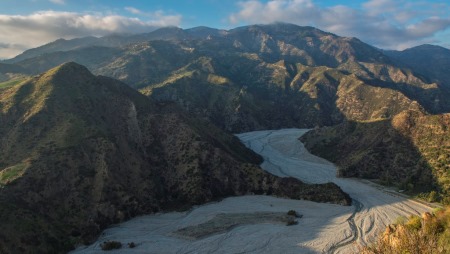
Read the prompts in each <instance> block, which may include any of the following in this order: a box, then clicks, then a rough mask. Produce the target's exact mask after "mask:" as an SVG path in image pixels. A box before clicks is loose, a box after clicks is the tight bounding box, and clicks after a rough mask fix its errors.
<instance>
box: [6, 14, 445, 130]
mask: <svg viewBox="0 0 450 254" xmlns="http://www.w3.org/2000/svg"><path fill="white" fill-rule="evenodd" d="M388 55H389V54H388V53H387V52H383V51H381V50H379V49H376V48H374V47H372V46H370V45H367V44H365V43H363V42H361V41H359V40H358V39H355V38H345V37H339V36H336V35H334V34H331V33H327V32H324V31H321V30H318V29H315V28H312V27H300V26H296V25H291V24H283V23H279V24H271V25H252V26H245V27H240V28H236V29H231V30H228V31H225V30H217V29H212V28H205V27H199V28H194V29H187V30H182V29H179V28H164V29H161V30H157V31H154V32H152V33H149V34H142V35H134V36H128V37H126V36H125V37H121V36H116V37H104V38H90V37H89V38H81V39H77V40H70V41H64V40H59V41H55V42H53V43H51V44H48V45H44V46H42V47H40V48H37V49H34V50H30V51H27V52H25V53H24V54H22V55H21V56H18V57H16V58H14V59H11V60H9V62H11V63H15V64H16V65H18V66H21V67H22V68H25V69H29V70H32V72H34V73H40V72H42V71H46V70H48V69H49V68H52V67H54V66H56V65H59V64H61V63H63V62H66V61H77V62H78V63H80V64H83V65H86V66H87V67H88V68H89V69H90V70H92V71H93V73H96V74H101V75H105V76H109V77H113V78H116V79H119V80H121V81H123V82H125V83H127V84H128V85H130V86H131V87H134V88H137V89H141V91H142V92H143V93H144V94H146V95H148V96H149V97H152V98H153V99H155V100H157V101H161V102H175V103H177V104H178V105H180V106H182V107H183V108H184V109H185V110H186V111H188V112H189V113H190V114H192V115H194V116H196V117H200V118H203V119H206V120H209V121H211V122H213V123H214V124H215V125H217V126H219V127H220V128H222V129H224V130H227V131H230V132H244V131H252V130H258V129H278V128H286V127H300V128H304V127H308V128H309V127H315V126H324V125H326V126H329V125H334V124H338V123H341V122H342V121H343V120H344V119H348V120H355V121H367V120H376V119H387V118H390V117H392V116H394V115H396V114H398V113H400V112H401V111H404V110H422V111H424V112H429V113H442V112H448V111H449V110H450V106H448V105H450V99H449V98H450V88H449V86H448V85H445V83H444V80H437V79H435V78H433V79H427V78H424V77H423V76H418V75H416V74H415V72H413V71H411V70H410V69H408V68H411V67H409V66H405V65H404V64H402V63H400V62H399V60H397V58H394V56H393V54H391V55H389V56H391V57H389V56H388ZM414 70H416V69H414ZM419 73H420V72H419Z"/></svg>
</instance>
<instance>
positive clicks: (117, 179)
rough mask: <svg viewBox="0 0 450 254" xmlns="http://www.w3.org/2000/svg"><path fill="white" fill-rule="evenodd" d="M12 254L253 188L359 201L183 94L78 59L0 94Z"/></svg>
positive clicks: (2, 210)
mask: <svg viewBox="0 0 450 254" xmlns="http://www.w3.org/2000/svg"><path fill="white" fill-rule="evenodd" d="M0 110H1V111H0V122H1V123H2V124H1V125H0V137H1V139H0V186H1V187H0V224H1V225H2V230H1V231H0V252H1V253H63V252H66V251H67V250H69V249H71V248H73V247H74V245H76V244H78V243H80V242H83V243H89V242H91V241H93V240H94V239H95V238H96V237H97V236H98V234H99V233H100V232H101V230H103V229H104V228H105V227H107V226H109V225H111V224H113V223H118V222H120V221H123V220H125V219H128V218H131V217H134V216H136V215H139V214H148V213H153V212H158V211H165V210H178V209H186V208H188V207H190V206H192V205H195V204H202V203H204V202H207V201H211V200H216V199H220V198H222V197H226V196H233V195H242V194H250V193H256V194H263V193H266V194H272V195H276V196H280V197H290V198H297V199H299V198H301V199H308V200H313V201H321V202H333V203H340V204H347V205H348V204H349V203H350V198H349V197H348V195H346V194H345V193H343V192H342V191H341V190H340V188H339V187H337V186H336V185H334V184H331V183H330V184H323V185H307V184H304V183H302V182H300V181H298V180H296V179H293V178H278V177H275V176H273V175H270V174H268V173H265V172H264V171H263V170H261V169H260V168H259V167H258V166H256V164H257V163H260V162H261V158H260V157H259V156H258V155H256V154H254V153H253V152H251V151H250V150H248V149H247V148H245V146H244V145H242V144H241V143H240V142H239V140H238V139H237V138H236V137H234V136H231V135H229V134H226V133H224V132H223V131H221V130H220V129H218V128H216V127H215V126H213V125H212V124H210V123H207V122H203V121H201V120H198V119H194V118H190V117H187V116H186V115H185V113H184V112H183V111H182V110H180V109H179V108H178V106H176V105H174V104H173V103H166V104H159V103H156V102H154V101H153V100H152V99H150V98H148V97H145V96H143V95H142V94H140V93H138V92H137V91H135V90H133V89H132V88H130V87H129V86H127V85H125V84H123V83H121V82H119V81H117V80H114V79H111V78H107V77H102V76H94V75H92V74H91V73H90V72H89V71H88V70H87V69H86V68H85V67H83V66H81V65H78V64H75V63H66V64H63V65H61V66H58V67H56V68H54V69H51V70H49V71H48V72H46V73H43V74H41V75H38V76H35V77H33V78H31V79H29V80H28V81H25V82H22V83H20V84H17V85H15V86H12V87H10V88H8V89H5V90H2V91H0Z"/></svg>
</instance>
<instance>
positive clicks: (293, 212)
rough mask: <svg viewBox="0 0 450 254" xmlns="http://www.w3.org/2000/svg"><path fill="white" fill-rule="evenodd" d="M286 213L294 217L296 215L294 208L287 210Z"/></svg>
mask: <svg viewBox="0 0 450 254" xmlns="http://www.w3.org/2000/svg"><path fill="white" fill-rule="evenodd" d="M288 215H290V216H294V217H298V214H297V212H296V211H295V210H289V211H288Z"/></svg>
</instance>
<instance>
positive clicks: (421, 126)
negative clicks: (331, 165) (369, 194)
mask: <svg viewBox="0 0 450 254" xmlns="http://www.w3.org/2000/svg"><path fill="white" fill-rule="evenodd" d="M449 124H450V115H449V114H441V115H425V114H423V113H421V112H417V111H405V112H402V113H400V114H398V115H396V116H395V117H393V118H392V119H391V120H382V121H376V122H346V123H343V124H340V125H337V126H334V127H326V128H320V129H315V130H313V131H311V132H309V133H307V134H306V135H305V136H304V137H302V141H303V142H304V143H305V146H306V147H307V148H308V149H309V150H310V151H311V152H312V153H315V154H317V155H319V156H322V157H324V158H327V159H329V160H331V161H333V162H335V163H337V165H338V166H339V171H340V172H339V174H340V175H341V176H345V177H364V178H373V179H379V180H381V181H382V182H383V183H385V184H394V185H397V186H398V187H399V188H400V189H403V190H407V191H410V192H412V193H418V192H425V193H429V194H428V195H429V196H428V198H429V200H430V201H436V200H441V201H443V202H444V203H449V202H450V200H449V197H450V175H449V169H450V168H449V165H450V157H449V146H450V131H449V129H448V126H449ZM431 191H435V192H437V193H438V195H436V193H431Z"/></svg>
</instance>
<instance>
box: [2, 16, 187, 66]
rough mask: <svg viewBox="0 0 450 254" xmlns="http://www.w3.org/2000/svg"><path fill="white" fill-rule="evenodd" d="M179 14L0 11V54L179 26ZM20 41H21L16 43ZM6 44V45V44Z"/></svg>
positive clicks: (10, 55)
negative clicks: (137, 15) (60, 41)
mask: <svg viewBox="0 0 450 254" xmlns="http://www.w3.org/2000/svg"><path fill="white" fill-rule="evenodd" d="M181 19H182V17H181V16H180V15H165V14H164V13H163V12H155V13H154V14H153V15H152V16H151V17H149V18H146V19H145V20H142V19H138V18H129V17H124V16H119V15H103V14H99V13H96V14H85V13H75V12H56V11H41V12H36V13H33V14H31V15H0V34H1V35H2V36H1V38H0V43H1V45H3V47H1V46H0V58H9V57H13V56H14V55H17V54H18V53H20V52H21V51H23V50H24V49H26V48H32V47H37V46H40V45H42V44H45V43H48V42H50V41H53V40H56V39H59V38H65V39H71V38H75V37H82V36H103V35H107V34H111V33H144V32H149V31H152V30H154V29H155V28H157V27H163V26H179V25H180V23H181ZM18 44H20V45H18ZM5 45H9V47H5Z"/></svg>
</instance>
